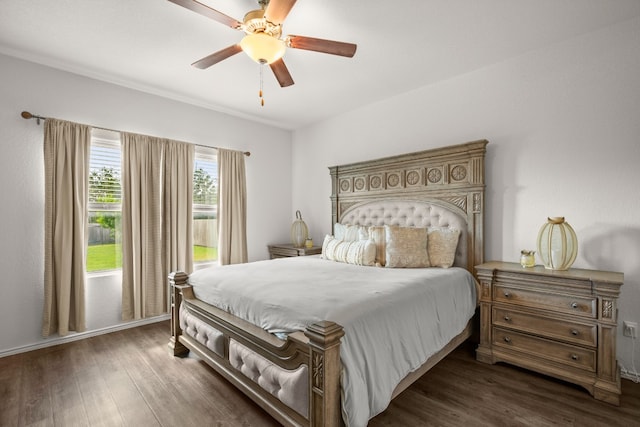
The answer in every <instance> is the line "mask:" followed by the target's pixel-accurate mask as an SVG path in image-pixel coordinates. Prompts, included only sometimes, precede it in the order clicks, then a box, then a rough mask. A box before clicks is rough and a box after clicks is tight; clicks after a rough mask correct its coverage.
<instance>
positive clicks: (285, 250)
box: [269, 243, 322, 259]
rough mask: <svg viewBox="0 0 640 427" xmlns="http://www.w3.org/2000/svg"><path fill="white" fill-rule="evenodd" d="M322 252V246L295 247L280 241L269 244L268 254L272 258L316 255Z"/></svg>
mask: <svg viewBox="0 0 640 427" xmlns="http://www.w3.org/2000/svg"><path fill="white" fill-rule="evenodd" d="M321 253H322V246H313V247H311V248H307V247H302V248H296V247H294V246H293V245H292V244H291V243H282V244H277V245H269V256H270V257H271V259H274V258H285V257H290V256H305V255H317V254H321Z"/></svg>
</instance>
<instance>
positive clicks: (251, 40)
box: [240, 33, 287, 64]
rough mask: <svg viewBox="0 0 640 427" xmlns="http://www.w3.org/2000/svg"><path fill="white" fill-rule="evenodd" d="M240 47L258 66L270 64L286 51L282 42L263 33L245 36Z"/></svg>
mask: <svg viewBox="0 0 640 427" xmlns="http://www.w3.org/2000/svg"><path fill="white" fill-rule="evenodd" d="M240 47H241V48H242V50H243V51H244V52H245V53H246V54H247V55H249V57H250V58H251V59H253V60H254V61H256V62H257V63H258V64H271V63H272V62H275V61H277V60H278V59H280V58H282V56H283V55H284V52H285V51H286V50H287V47H286V45H285V44H284V42H283V41H282V40H280V39H277V38H275V37H273V36H270V35H268V34H265V33H254V34H247V35H246V36H244V38H243V39H242V40H241V41H240Z"/></svg>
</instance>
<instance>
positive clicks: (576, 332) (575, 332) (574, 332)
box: [571, 329, 578, 337]
mask: <svg viewBox="0 0 640 427" xmlns="http://www.w3.org/2000/svg"><path fill="white" fill-rule="evenodd" d="M571 335H573V336H574V337H575V336H578V331H576V330H575V329H572V330H571Z"/></svg>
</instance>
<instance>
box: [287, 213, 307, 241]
mask: <svg viewBox="0 0 640 427" xmlns="http://www.w3.org/2000/svg"><path fill="white" fill-rule="evenodd" d="M307 237H309V229H308V228H307V224H305V223H304V221H303V220H302V214H301V213H300V211H296V220H295V221H293V224H291V243H292V244H293V246H294V247H296V248H302V247H304V242H305V240H307Z"/></svg>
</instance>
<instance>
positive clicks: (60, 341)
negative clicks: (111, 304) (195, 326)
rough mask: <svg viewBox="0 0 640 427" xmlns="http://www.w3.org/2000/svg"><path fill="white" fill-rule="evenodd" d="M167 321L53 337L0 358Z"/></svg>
mask: <svg viewBox="0 0 640 427" xmlns="http://www.w3.org/2000/svg"><path fill="white" fill-rule="evenodd" d="M169 319H171V315H170V314H163V315H161V316H156V317H150V318H148V319H142V320H133V321H131V322H127V323H121V324H119V325H115V326H108V327H106V328H101V329H94V330H91V331H85V332H78V333H74V334H73V335H67V336H64V337H55V338H51V339H47V340H46V341H44V342H40V343H37V344H29V345H25V346H22V347H15V348H11V349H9V350H4V351H2V352H0V358H2V357H6V356H11V355H14V354H19V353H26V352H27V351H32V350H39V349H41V348H46V347H52V346H54V345H59V344H65V343H68V342H73V341H78V340H83V339H85V338H91V337H95V336H98V335H103V334H108V333H110V332H116V331H122V330H124V329H130V328H135V327H137V326H142V325H148V324H150V323H156V322H162V321H165V320H169ZM167 342H169V330H167Z"/></svg>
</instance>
